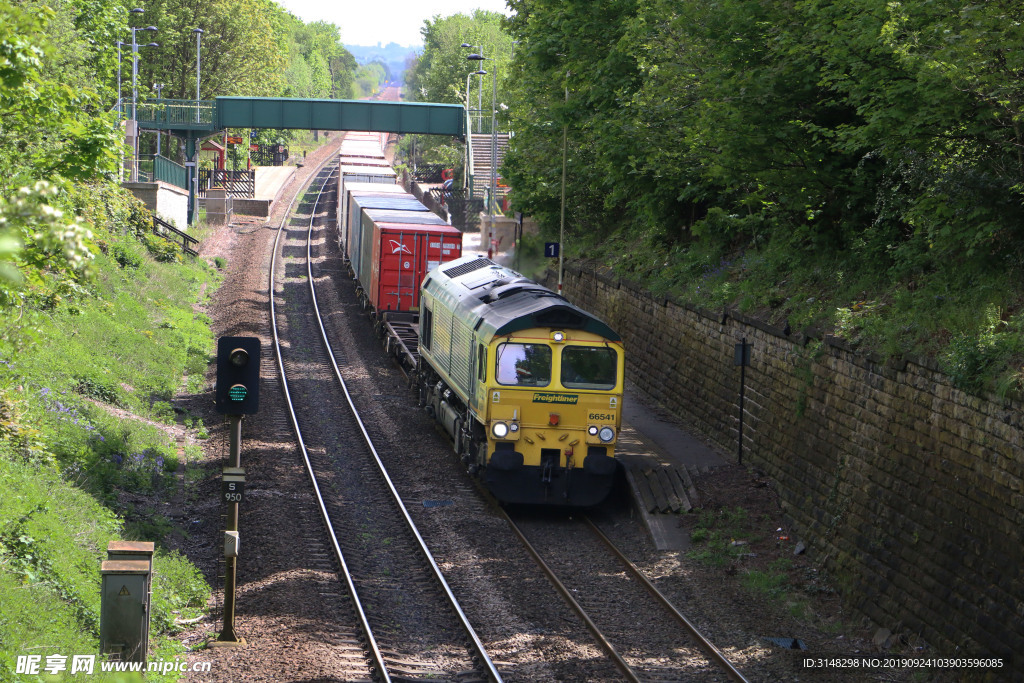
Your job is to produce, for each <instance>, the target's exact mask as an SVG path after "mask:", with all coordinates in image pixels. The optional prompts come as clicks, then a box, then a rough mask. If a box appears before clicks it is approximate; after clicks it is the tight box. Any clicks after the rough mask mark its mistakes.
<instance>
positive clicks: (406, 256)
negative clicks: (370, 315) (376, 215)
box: [367, 223, 462, 311]
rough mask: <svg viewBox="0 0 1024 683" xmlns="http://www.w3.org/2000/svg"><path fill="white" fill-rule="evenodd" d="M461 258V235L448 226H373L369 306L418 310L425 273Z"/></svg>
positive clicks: (387, 309)
mask: <svg viewBox="0 0 1024 683" xmlns="http://www.w3.org/2000/svg"><path fill="white" fill-rule="evenodd" d="M461 256H462V233H461V232H459V231H458V230H456V229H455V228H453V227H452V226H450V225H413V224H409V223H375V224H374V226H373V270H372V271H371V273H370V287H369V290H368V291H367V296H368V297H369V299H370V303H371V304H372V305H373V307H374V308H375V309H377V310H378V311H408V310H412V309H415V308H419V305H420V283H422V282H423V278H425V277H426V276H427V273H429V272H430V271H431V270H433V269H434V268H436V267H437V266H439V265H440V264H442V263H447V262H448V261H454V260H455V259H457V258H459V257H461Z"/></svg>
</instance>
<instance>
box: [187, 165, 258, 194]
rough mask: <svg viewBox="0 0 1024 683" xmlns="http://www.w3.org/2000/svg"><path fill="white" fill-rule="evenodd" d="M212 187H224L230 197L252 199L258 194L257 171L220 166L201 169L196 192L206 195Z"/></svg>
mask: <svg viewBox="0 0 1024 683" xmlns="http://www.w3.org/2000/svg"><path fill="white" fill-rule="evenodd" d="M211 187H223V188H224V189H225V190H227V191H228V196H229V197H238V198H239V199H251V198H252V197H255V196H256V171H228V170H226V169H220V168H212V169H211V168H201V169H199V188H198V189H197V191H196V194H197V195H198V196H200V197H205V196H206V191H207V190H208V189H210V188H211Z"/></svg>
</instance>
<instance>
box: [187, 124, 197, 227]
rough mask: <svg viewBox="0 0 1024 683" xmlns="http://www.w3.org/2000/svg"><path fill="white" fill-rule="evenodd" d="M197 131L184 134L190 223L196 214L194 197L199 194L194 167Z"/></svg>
mask: <svg viewBox="0 0 1024 683" xmlns="http://www.w3.org/2000/svg"><path fill="white" fill-rule="evenodd" d="M197 135H198V132H197V131H191V130H190V131H187V132H186V135H185V169H186V171H187V172H188V181H187V183H188V224H189V225H192V223H193V221H194V220H195V216H196V197H197V196H198V194H199V190H198V187H197V185H198V183H199V173H198V172H197V170H198V169H197V168H196V161H197V157H198V156H199V155H198V154H196V136H197Z"/></svg>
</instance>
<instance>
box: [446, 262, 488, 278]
mask: <svg viewBox="0 0 1024 683" xmlns="http://www.w3.org/2000/svg"><path fill="white" fill-rule="evenodd" d="M492 265H494V264H493V263H492V262H491V261H490V260H489V259H485V258H478V259H475V260H473V261H468V262H466V263H462V264H460V265H457V266H454V267H452V268H448V269H446V270H442V271H441V272H442V273H444V274H445V275H447V276H448V277H450V278H452V279H454V278H457V277H459V276H461V275H465V274H466V273H472V272H473V271H474V270H480V269H481V268H484V267H486V266H492Z"/></svg>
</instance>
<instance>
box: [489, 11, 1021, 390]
mask: <svg viewBox="0 0 1024 683" xmlns="http://www.w3.org/2000/svg"><path fill="white" fill-rule="evenodd" d="M509 4H510V6H511V7H512V8H513V9H514V10H516V15H515V16H513V18H512V19H511V20H510V21H509V22H508V26H509V29H510V31H511V34H512V37H513V38H514V39H515V40H516V41H518V44H517V46H516V51H515V59H514V61H513V64H512V67H511V68H512V71H513V77H512V78H511V79H509V84H510V100H511V118H512V128H513V129H514V130H515V132H516V135H515V137H514V138H513V141H512V149H511V151H510V152H509V154H508V156H507V158H506V163H505V166H504V168H503V171H502V175H503V177H505V178H506V179H509V180H510V181H511V185H512V186H513V188H514V190H515V196H514V203H515V208H516V209H518V210H521V211H524V212H526V213H527V214H529V215H533V216H534V217H536V218H537V219H538V220H539V221H540V222H541V225H542V227H543V228H544V229H545V230H546V235H548V236H554V234H555V232H556V231H557V228H558V216H559V212H560V177H561V170H562V169H561V158H562V155H561V151H562V132H563V128H564V129H565V130H566V131H567V139H568V164H567V175H568V179H567V180H568V189H567V193H566V195H567V201H566V214H567V221H566V223H567V225H566V228H567V233H568V236H567V239H566V245H565V248H566V251H567V252H568V253H569V254H570V255H575V256H577V257H582V258H590V259H596V260H599V261H602V262H604V263H606V264H610V265H611V266H612V267H614V269H615V270H616V272H618V273H619V274H620V275H622V276H624V277H627V278H630V279H633V280H636V281H639V282H641V283H643V284H645V285H647V286H649V287H650V288H652V289H654V290H655V291H656V292H658V293H662V294H668V295H672V296H675V297H679V298H681V299H683V300H686V301H689V302H692V303H695V304H698V305H701V306H705V307H709V308H718V307H722V306H732V307H737V308H739V309H741V310H744V311H746V312H749V313H756V314H757V315H760V316H762V317H766V318H769V319H771V320H773V321H775V322H777V323H779V325H780V326H785V325H787V324H788V325H789V326H790V328H791V329H792V330H793V331H794V332H800V331H803V330H805V329H806V328H808V327H810V328H817V329H819V330H821V331H822V332H825V333H835V334H839V335H841V336H843V337H844V338H846V339H847V340H848V341H849V342H850V343H852V344H854V345H857V346H860V347H861V348H863V349H865V350H871V351H878V352H881V353H884V354H888V355H894V356H899V355H901V354H905V353H911V354H920V355H927V356H931V357H933V358H935V359H937V360H938V361H939V362H940V363H941V364H942V365H943V366H944V367H945V369H946V371H947V372H948V373H950V375H951V376H952V377H953V378H954V380H955V381H956V382H957V384H958V385H959V386H961V387H962V388H964V389H968V390H971V391H978V390H981V389H982V388H989V389H991V388H996V389H998V390H999V391H1001V392H1010V391H1014V390H1016V391H1019V390H1020V389H1021V381H1022V373H1021V367H1022V364H1024V348H1022V344H1021V342H1020V341H1019V340H1020V330H1021V327H1022V325H1024V318H1022V315H1024V307H1022V303H1024V288H1022V287H1021V285H1020V283H1021V282H1022V281H1024V278H1022V275H1024V231H1022V229H1021V226H1022V225H1024V221H1022V219H1024V190H1022V188H1024V157H1022V156H1021V154H1020V149H1021V146H1022V139H1024V138H1022V137H1021V136H1022V132H1021V118H1022V116H1024V89H1022V87H1021V81H1020V79H1019V78H1018V77H1017V75H1018V74H1019V72H1020V70H1021V69H1022V67H1024V56H1022V53H1021V52H1020V50H1019V49H1017V48H1016V46H1017V45H1019V44H1020V42H1021V39H1022V38H1024V28H1022V26H1021V24H1020V22H1019V21H1017V18H1016V16H1015V15H1014V12H1013V9H1012V7H1011V6H1010V5H1007V4H1006V3H1000V2H992V3H983V4H973V5H963V4H962V3H961V4H958V3H952V2H938V3H935V2H923V1H920V2H919V1H912V2H901V3H889V2H884V1H883V0H858V1H857V2H852V3H845V4H841V5H837V4H836V3H828V2H819V1H817V0H803V1H801V2H796V3H766V2H754V3H750V2H736V1H727V2H708V1H698V2H691V3H683V4H680V3H677V2H672V1H670V0H616V1H615V2H610V3H600V4H595V3H588V2H582V1H579V0H573V1H570V2H557V3H555V2H550V1H549V0H512V1H511V2H510V3H509Z"/></svg>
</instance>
